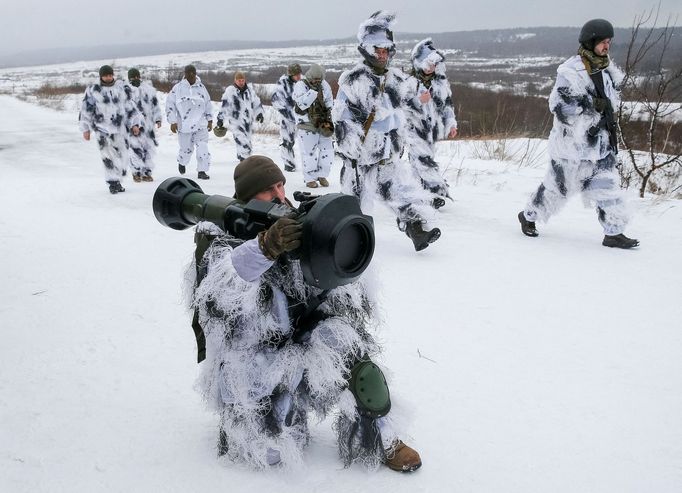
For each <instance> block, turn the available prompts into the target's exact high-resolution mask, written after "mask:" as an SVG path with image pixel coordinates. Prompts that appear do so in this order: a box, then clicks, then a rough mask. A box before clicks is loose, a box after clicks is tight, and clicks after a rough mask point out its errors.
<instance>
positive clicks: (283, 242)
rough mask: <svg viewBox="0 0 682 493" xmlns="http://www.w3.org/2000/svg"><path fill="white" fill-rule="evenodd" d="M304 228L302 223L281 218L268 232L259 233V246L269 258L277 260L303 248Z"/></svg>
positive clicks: (288, 218)
mask: <svg viewBox="0 0 682 493" xmlns="http://www.w3.org/2000/svg"><path fill="white" fill-rule="evenodd" d="M302 228H303V226H302V225H301V223H299V222H298V221H296V220H295V219H292V218H290V217H281V218H279V219H278V220H277V221H275V224H273V225H272V226H270V227H269V228H268V229H267V230H266V231H262V232H260V233H258V246H259V247H260V249H261V251H262V252H263V254H264V255H265V256H266V257H267V258H269V259H270V260H275V259H276V258H277V257H279V256H280V255H282V254H283V253H284V252H290V251H292V250H296V249H297V248H298V247H300V246H301V236H303V229H302Z"/></svg>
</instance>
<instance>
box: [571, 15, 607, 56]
mask: <svg viewBox="0 0 682 493" xmlns="http://www.w3.org/2000/svg"><path fill="white" fill-rule="evenodd" d="M607 38H608V39H610V38H613V25H612V24H611V23H610V22H609V21H607V20H606V19H592V20H590V21H587V22H586V23H585V25H584V26H583V28H582V29H581V30H580V36H578V41H579V42H580V44H581V45H583V46H584V47H585V48H587V49H588V50H592V49H594V46H595V45H596V44H597V43H599V42H600V41H602V40H604V39H607Z"/></svg>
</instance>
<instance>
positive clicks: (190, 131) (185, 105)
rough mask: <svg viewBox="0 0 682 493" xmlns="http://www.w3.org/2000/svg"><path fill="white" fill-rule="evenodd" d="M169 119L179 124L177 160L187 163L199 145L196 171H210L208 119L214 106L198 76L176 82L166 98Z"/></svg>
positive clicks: (180, 162) (167, 118)
mask: <svg viewBox="0 0 682 493" xmlns="http://www.w3.org/2000/svg"><path fill="white" fill-rule="evenodd" d="M166 120H167V121H168V124H169V125H172V124H174V123H175V124H177V126H178V144H179V146H180V148H179V150H178V157H177V159H178V164H179V165H181V166H183V167H184V166H187V164H188V163H189V160H190V159H191V157H192V153H193V152H194V150H195V148H196V159H197V171H198V172H202V171H203V172H204V173H205V172H206V171H208V169H209V167H210V166H211V153H210V152H209V151H208V122H209V121H212V120H213V109H212V105H211V97H210V96H209V94H208V91H207V90H206V87H205V86H204V84H202V82H201V79H200V78H199V77H197V78H196V81H195V82H194V84H190V83H189V81H188V80H187V79H182V80H181V81H180V82H178V83H177V84H175V86H173V89H171V92H169V93H168V97H167V98H166ZM183 169H184V168H183ZM183 172H184V171H183Z"/></svg>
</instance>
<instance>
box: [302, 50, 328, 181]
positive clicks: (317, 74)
mask: <svg viewBox="0 0 682 493" xmlns="http://www.w3.org/2000/svg"><path fill="white" fill-rule="evenodd" d="M293 99H294V101H295V102H296V107H295V110H296V119H297V121H298V144H299V149H300V151H301V162H302V165H303V181H304V182H305V184H306V186H307V187H308V188H317V186H318V182H319V184H320V185H322V186H323V187H328V186H329V181H328V180H327V177H328V176H329V172H330V171H331V168H332V163H333V162H334V146H333V144H332V135H333V133H334V126H333V124H332V120H331V111H332V105H333V104H334V97H333V96H332V88H331V87H330V86H329V83H327V81H326V80H324V69H323V68H322V67H321V66H319V65H317V64H315V63H314V64H313V65H312V66H311V67H310V69H309V70H308V71H307V72H306V73H305V79H304V80H300V81H298V82H297V83H296V85H295V86H294V94H293Z"/></svg>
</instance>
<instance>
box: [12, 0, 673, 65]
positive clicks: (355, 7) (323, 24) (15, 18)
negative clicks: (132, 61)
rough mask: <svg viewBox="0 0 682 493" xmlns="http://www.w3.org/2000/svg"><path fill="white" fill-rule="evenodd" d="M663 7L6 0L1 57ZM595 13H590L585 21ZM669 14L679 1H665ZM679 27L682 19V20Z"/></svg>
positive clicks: (474, 1) (423, 28) (513, 22)
mask: <svg viewBox="0 0 682 493" xmlns="http://www.w3.org/2000/svg"><path fill="white" fill-rule="evenodd" d="M656 4H657V2H656V1H655V0H621V1H617V2H616V1H601V2H599V1H595V0H563V1H561V2H542V1H538V0H466V1H457V0H393V1H392V2H385V1H384V2H377V1H372V0H366V1H357V0H346V1H344V0H340V1H339V0H321V1H318V2H304V1H299V0H281V1H280V0H239V1H233V0H195V1H192V0H190V1H185V2H178V1H174V0H165V1H160V0H111V1H97V0H95V1H92V0H90V1H87V0H0V6H1V7H0V12H1V15H0V53H5V54H8V53H16V52H20V51H24V50H34V49H41V48H49V47H55V48H56V47H70V46H85V45H110V44H123V43H134V42H136V41H139V42H158V41H184V40H194V41H207V40H268V41H270V40H288V39H322V38H339V37H346V36H355V33H356V32H357V27H358V24H359V23H360V22H361V21H362V20H363V19H365V18H366V17H367V16H369V14H371V13H372V12H374V11H376V10H379V9H382V8H384V9H388V10H392V11H393V12H396V14H397V24H396V30H397V31H403V32H427V33H428V32H443V31H462V30H473V29H495V28H505V27H529V26H531V27H532V26H580V25H582V24H583V22H585V21H586V20H587V18H594V17H603V18H606V19H609V20H610V21H611V22H612V23H613V24H614V25H615V26H618V27H629V26H630V25H631V24H632V20H633V18H634V17H635V15H636V14H638V13H641V12H643V11H646V10H648V9H650V8H651V7H653V6H655V5H656ZM586 12H587V13H588V14H586ZM661 12H662V17H664V18H665V17H667V15H668V14H673V15H678V16H679V15H680V14H681V13H682V2H681V1H680V0H662V1H661ZM680 17H681V18H680V19H678V21H682V16H680Z"/></svg>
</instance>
